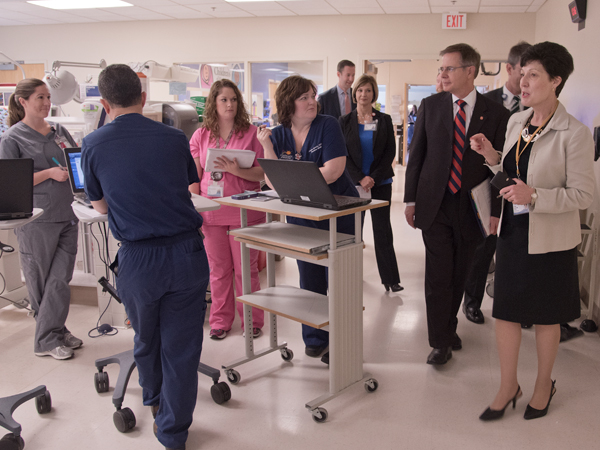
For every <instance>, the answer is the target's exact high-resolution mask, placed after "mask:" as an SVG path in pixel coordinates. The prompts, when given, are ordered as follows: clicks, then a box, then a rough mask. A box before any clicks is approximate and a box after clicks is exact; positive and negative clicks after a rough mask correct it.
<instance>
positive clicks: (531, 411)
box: [523, 380, 556, 420]
mask: <svg viewBox="0 0 600 450" xmlns="http://www.w3.org/2000/svg"><path fill="white" fill-rule="evenodd" d="M555 384H556V380H554V381H552V389H550V398H549V399H548V404H547V405H546V407H545V408H544V409H535V408H532V407H531V405H529V404H527V408H526V409H525V414H523V418H524V419H525V420H531V419H539V418H540V417H544V416H545V415H546V414H548V408H549V407H550V402H551V401H552V397H554V394H556V388H555V387H554V385H555Z"/></svg>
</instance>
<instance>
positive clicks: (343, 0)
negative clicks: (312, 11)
mask: <svg viewBox="0 0 600 450" xmlns="http://www.w3.org/2000/svg"><path fill="white" fill-rule="evenodd" d="M326 1H327V3H329V4H330V5H331V6H333V7H334V8H335V9H338V8H347V7H352V8H358V7H364V8H366V7H369V6H372V7H379V3H378V2H377V0H326Z"/></svg>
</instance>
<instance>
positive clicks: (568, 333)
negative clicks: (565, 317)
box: [560, 323, 583, 342]
mask: <svg viewBox="0 0 600 450" xmlns="http://www.w3.org/2000/svg"><path fill="white" fill-rule="evenodd" d="M578 336H583V331H581V330H580V329H578V328H575V327H572V326H571V325H569V324H568V323H563V324H561V325H560V342H565V341H569V340H571V339H573V338H576V337H578Z"/></svg>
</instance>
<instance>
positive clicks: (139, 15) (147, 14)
mask: <svg viewBox="0 0 600 450" xmlns="http://www.w3.org/2000/svg"><path fill="white" fill-rule="evenodd" d="M194 12H195V11H194ZM119 14H120V15H122V16H125V17H130V18H132V19H136V20H166V19H172V17H170V16H168V15H164V14H160V13H158V12H156V11H152V10H150V9H147V8H140V7H139V6H132V7H129V8H120V9H119Z"/></svg>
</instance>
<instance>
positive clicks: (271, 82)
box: [250, 61, 323, 125]
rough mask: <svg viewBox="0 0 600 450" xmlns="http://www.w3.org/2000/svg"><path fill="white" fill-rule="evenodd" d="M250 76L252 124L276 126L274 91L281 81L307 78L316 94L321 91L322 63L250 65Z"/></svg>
mask: <svg viewBox="0 0 600 450" xmlns="http://www.w3.org/2000/svg"><path fill="white" fill-rule="evenodd" d="M250 75H251V80H252V91H251V92H252V101H251V105H250V108H251V113H252V122H253V123H254V124H263V123H266V124H269V125H276V124H277V108H276V107H275V101H274V98H275V91H276V90H277V86H279V83H281V80H283V79H284V78H287V77H289V76H290V75H301V76H303V77H304V78H308V79H309V80H312V81H313V82H314V83H315V84H316V85H317V93H321V92H322V91H323V61H294V62H266V63H251V64H250ZM274 115H275V116H274Z"/></svg>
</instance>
